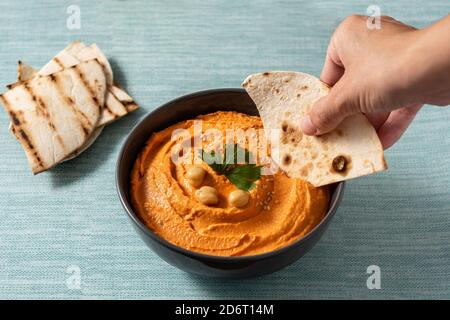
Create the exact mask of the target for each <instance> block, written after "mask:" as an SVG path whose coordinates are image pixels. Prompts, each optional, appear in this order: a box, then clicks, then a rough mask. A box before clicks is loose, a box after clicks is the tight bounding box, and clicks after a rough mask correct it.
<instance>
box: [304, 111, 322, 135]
mask: <svg viewBox="0 0 450 320" xmlns="http://www.w3.org/2000/svg"><path fill="white" fill-rule="evenodd" d="M300 129H302V131H303V133H305V134H307V135H316V134H318V133H319V130H317V128H316V127H315V126H314V125H313V123H312V121H311V118H310V116H308V115H306V116H304V117H303V119H302V121H301V123H300Z"/></svg>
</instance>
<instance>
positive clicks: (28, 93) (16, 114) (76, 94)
mask: <svg viewBox="0 0 450 320" xmlns="http://www.w3.org/2000/svg"><path fill="white" fill-rule="evenodd" d="M105 93H106V77H105V74H104V71H103V67H102V65H101V64H100V63H99V62H98V61H97V60H96V59H94V60H89V61H85V62H81V63H78V64H76V65H75V66H73V67H70V68H67V69H64V70H62V71H59V72H56V73H53V74H51V75H48V76H39V77H33V78H32V79H31V80H28V81H25V82H23V83H21V84H19V85H17V86H15V87H14V88H12V89H10V90H9V91H7V92H5V93H4V94H2V95H0V102H2V103H3V105H4V107H5V109H6V111H7V113H8V114H9V117H10V119H11V122H12V131H13V133H14V134H15V136H16V138H17V139H18V140H19V141H20V143H21V145H22V147H23V149H24V151H25V153H26V155H27V158H28V162H29V164H30V167H31V169H32V171H33V173H35V174H36V173H39V172H42V171H44V170H47V169H49V168H51V167H53V166H55V165H56V164H58V163H60V162H61V161H63V160H64V159H65V158H66V157H67V156H69V155H71V154H72V153H74V152H76V151H77V150H79V149H80V148H81V147H82V146H83V145H85V144H86V142H87V141H88V139H89V137H90V136H91V134H92V133H93V131H94V129H95V128H96V127H97V125H98V122H99V120H100V117H101V112H102V109H103V105H104V103H105Z"/></svg>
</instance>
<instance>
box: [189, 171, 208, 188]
mask: <svg viewBox="0 0 450 320" xmlns="http://www.w3.org/2000/svg"><path fill="white" fill-rule="evenodd" d="M205 175H206V170H205V169H203V168H202V167H200V166H194V167H192V168H190V169H189V170H188V171H187V172H186V178H187V179H188V181H189V183H190V184H191V185H192V186H194V187H196V188H197V187H200V186H201V185H202V182H203V179H205Z"/></svg>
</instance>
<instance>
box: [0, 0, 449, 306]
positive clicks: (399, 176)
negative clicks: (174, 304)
mask: <svg viewBox="0 0 450 320" xmlns="http://www.w3.org/2000/svg"><path fill="white" fill-rule="evenodd" d="M72 4H75V5H78V6H79V7H80V9H81V29H79V30H69V29H67V27H66V19H67V17H68V15H67V13H66V10H67V7H68V6H69V5H72ZM370 4H377V5H379V6H380V7H381V10H382V14H386V15H392V16H394V17H396V18H397V19H399V20H402V21H405V22H407V23H410V24H413V25H416V26H418V27H421V26H425V25H427V24H429V23H431V22H433V21H435V20H437V19H439V18H440V17H442V16H444V15H446V14H448V13H449V2H448V1H446V0H441V1H426V0H421V1H406V0H402V1H377V2H376V3H373V2H372V1H359V0H355V1H349V0H347V1H333V0H328V1H288V0H285V1H238V0H229V1H199V0H190V1H174V0H170V1H31V0H27V1H1V2H0V84H1V85H2V86H3V85H6V84H7V83H10V82H13V81H14V80H15V75H16V61H17V60H18V59H19V58H20V59H23V60H24V61H26V62H29V63H31V64H33V65H35V66H42V65H43V64H44V63H45V62H46V61H47V60H48V59H49V58H50V57H51V56H52V55H53V54H55V53H56V52H58V51H59V50H60V49H62V48H63V47H64V46H65V45H66V44H67V43H69V42H70V41H72V40H75V39H81V40H83V41H84V42H86V43H91V42H96V43H97V44H98V45H99V46H100V48H102V49H103V50H104V52H105V53H106V54H107V55H108V57H110V59H111V63H112V66H113V69H114V71H115V73H114V76H115V77H116V79H117V80H118V81H119V83H121V84H122V85H124V86H125V87H126V89H127V90H128V91H129V92H130V94H131V95H132V96H133V97H134V98H135V99H136V101H137V102H138V103H139V104H140V105H141V110H139V111H137V112H135V113H133V114H132V115H130V116H127V117H126V118H124V119H122V120H120V121H117V122H116V123H114V124H112V125H110V126H108V127H107V128H106V129H105V130H104V131H103V133H102V134H101V136H100V138H99V139H98V140H97V141H96V142H95V144H94V145H93V146H92V147H91V148H90V149H89V150H88V151H86V152H85V153H83V154H82V155H81V156H80V157H78V158H77V159H75V160H72V161H69V162H67V163H64V164H62V165H59V166H58V167H57V168H55V169H54V170H51V171H49V172H45V173H43V174H40V175H37V176H32V174H31V173H30V170H29V168H28V165H27V161H26V159H25V156H24V154H23V151H22V149H21V147H20V145H19V144H18V142H17V141H15V140H14V139H13V138H12V136H11V135H10V133H9V132H8V118H7V116H6V114H5V112H3V110H0V141H1V143H0V181H1V183H0V221H1V222H0V298H56V299H60V298H172V299H177V298H195V299H200V298H211V299H214V298H288V299H291V298H299V299H308V298H450V263H449V262H450V172H449V169H450V108H446V109H444V108H437V107H430V106H427V107H425V108H424V109H423V110H422V111H421V112H420V114H419V115H418V117H417V119H416V121H415V122H414V123H413V125H412V126H411V128H410V129H409V130H408V132H407V133H406V134H405V136H404V137H403V138H402V140H401V141H400V142H399V143H398V144H397V145H396V146H395V147H394V148H392V149H391V150H389V151H388V152H387V153H386V157H387V160H388V163H389V165H390V169H389V171H388V172H386V173H381V174H377V175H373V176H369V177H364V178H361V179H357V180H354V181H351V182H350V183H348V185H347V186H348V187H347V190H346V194H345V199H344V201H343V203H342V205H341V207H340V209H339V211H338V213H337V215H336V216H335V218H334V220H333V221H332V223H331V225H330V228H329V229H328V231H327V233H326V234H325V235H324V237H323V238H322V240H321V241H320V242H319V243H318V244H317V246H316V247H314V248H313V250H312V251H311V252H310V253H309V254H307V255H306V256H305V257H303V258H302V259H301V260H299V261H298V262H297V263H295V264H293V265H291V266H290V267H288V268H286V269H284V270H282V271H280V272H277V273H275V274H272V275H269V276H265V277H261V278H257V279H250V280H245V281H225V280H215V279H203V278H200V277H197V276H191V275H188V274H185V273H183V272H181V271H179V270H178V269H175V268H173V267H171V266H169V265H167V264H166V263H165V262H164V261H162V260H161V259H160V258H159V257H158V256H156V255H155V254H154V253H153V252H151V251H150V250H149V249H148V248H147V247H146V246H145V245H144V243H143V242H142V241H141V240H140V239H139V238H138V236H137V235H136V234H135V232H134V230H133V229H132V226H131V224H130V222H129V221H128V220H127V219H128V218H127V217H126V215H125V214H124V212H123V210H122V208H121V205H120V203H119V201H118V198H117V195H116V190H115V186H114V168H115V162H116V157H117V153H118V151H119V148H120V146H121V144H122V142H123V141H124V139H125V137H126V135H127V133H128V132H129V131H130V129H131V128H132V127H133V125H135V124H136V122H137V121H138V120H139V119H140V118H141V117H142V116H143V115H144V114H146V113H147V112H149V111H151V110H152V109H154V108H155V107H157V106H158V105H160V104H162V103H164V102H166V101H167V100H169V99H172V98H175V97H177V96H179V95H182V94H186V93H189V92H193V91H197V90H202V89H208V88H217V87H238V86H239V84H240V82H241V81H242V80H243V79H244V78H245V76H246V75H248V74H250V73H253V72H257V71H263V70H299V71H304V72H308V73H312V74H316V75H318V74H319V73H320V70H321V67H322V62H323V57H324V54H325V50H326V47H327V43H328V40H329V37H330V35H331V33H332V31H333V30H334V28H335V27H336V26H337V25H338V23H339V21H340V20H342V19H343V18H344V17H345V16H347V15H349V14H351V13H360V14H365V13H366V8H367V7H368V6H369V5H370ZM448 40H449V39H442V41H448ZM411 67H412V68H414V67H415V66H411ZM369 265H378V266H379V267H380V268H381V289H380V290H368V289H367V287H366V279H367V276H368V275H367V274H366V269H367V267H368V266H369ZM70 266H75V269H76V268H77V267H78V268H79V270H80V272H81V286H80V289H79V290H78V289H76V288H75V289H73V287H71V286H69V287H71V288H72V289H69V287H68V286H67V281H68V279H69V280H70V277H71V275H73V273H72V271H73V269H70ZM68 268H69V269H68Z"/></svg>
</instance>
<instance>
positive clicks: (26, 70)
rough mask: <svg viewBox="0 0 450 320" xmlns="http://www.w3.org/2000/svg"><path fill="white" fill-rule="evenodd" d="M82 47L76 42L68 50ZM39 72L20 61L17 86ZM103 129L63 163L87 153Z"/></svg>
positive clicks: (98, 128)
mask: <svg viewBox="0 0 450 320" xmlns="http://www.w3.org/2000/svg"><path fill="white" fill-rule="evenodd" d="M80 46H84V44H83V43H82V42H79V41H77V42H74V43H73V44H72V45H70V46H69V47H68V48H69V50H81V49H82V48H80ZM37 72H38V71H37V70H36V69H34V68H33V67H32V66H30V65H28V64H26V63H25V62H21V61H19V64H18V71H17V80H18V82H17V83H16V85H19V84H20V82H25V81H28V80H31V79H32V78H33V77H34V76H35V75H36V74H37ZM102 113H103V110H102ZM103 128H104V126H103V125H100V126H97V127H96V128H95V129H94V131H93V132H92V133H91V135H90V136H89V138H88V140H87V141H86V142H85V144H84V145H82V146H81V147H80V149H78V150H76V151H75V152H73V153H71V154H70V155H69V156H67V157H66V158H64V160H63V161H68V160H71V159H73V158H75V157H77V156H79V155H80V154H81V153H82V152H84V151H86V149H88V148H89V147H90V146H91V145H92V144H93V143H94V141H95V140H96V139H97V138H98V137H99V136H100V133H102V130H103ZM9 130H10V131H11V132H13V125H12V123H10V126H9Z"/></svg>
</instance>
